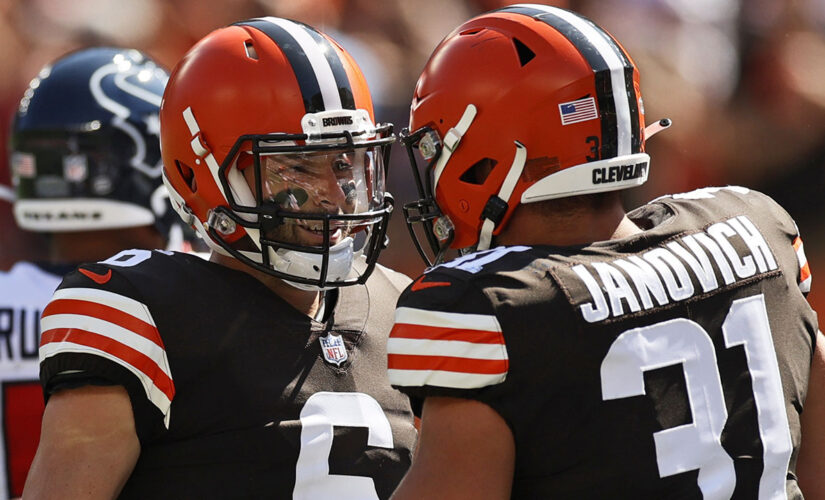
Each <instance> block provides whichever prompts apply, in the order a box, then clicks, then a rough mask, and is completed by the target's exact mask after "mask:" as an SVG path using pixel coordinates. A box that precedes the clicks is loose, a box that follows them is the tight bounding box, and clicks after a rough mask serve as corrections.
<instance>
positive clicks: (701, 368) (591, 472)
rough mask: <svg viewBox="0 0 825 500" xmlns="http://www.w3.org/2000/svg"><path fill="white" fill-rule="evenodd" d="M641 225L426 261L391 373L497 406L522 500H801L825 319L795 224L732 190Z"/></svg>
mask: <svg viewBox="0 0 825 500" xmlns="http://www.w3.org/2000/svg"><path fill="white" fill-rule="evenodd" d="M629 217H630V218H631V219H632V220H634V221H635V222H636V224H638V225H639V226H640V227H641V228H642V229H643V230H644V231H643V232H642V233H641V234H637V235H634V236H632V237H629V238H626V239H620V240H614V241H604V242H596V243H593V244H590V245H587V246H584V247H575V248H574V247H564V248H561V247H546V246H530V247H528V246H508V247H497V248H493V249H492V250H487V251H484V252H478V253H474V254H470V255H467V256H463V257H461V258H459V259H456V260H454V261H452V262H449V263H447V264H444V265H441V266H438V267H435V268H433V269H431V270H429V271H428V272H427V273H425V274H424V275H423V276H422V277H421V278H419V279H418V280H416V281H415V282H414V283H413V284H412V285H411V286H410V287H409V288H407V290H406V291H405V292H404V294H403V295H402V297H401V299H400V300H399V307H398V309H397V311H396V323H395V326H394V327H393V331H392V333H391V334H390V339H389V344H388V345H389V346H388V353H389V364H388V366H389V370H390V381H391V382H392V383H393V384H394V385H395V386H396V387H398V388H400V389H401V390H402V391H404V392H406V393H408V394H410V395H411V396H412V397H413V398H415V399H416V400H418V401H420V400H421V399H423V398H425V397H427V396H431V395H439V396H452V397H459V398H471V399H475V400H478V401H481V402H484V403H485V404H487V405H489V406H490V407H492V408H493V409H495V410H496V411H497V412H498V413H499V414H500V415H501V416H502V417H503V418H504V420H505V421H506V422H507V423H508V425H509V426H510V429H511V431H512V433H513V437H514V439H515V443H516V468H515V473H514V481H513V494H512V496H513V498H577V499H580V498H633V499H638V498H657V499H661V498H705V499H708V498H743V499H744V498H779V497H781V498H784V497H785V496H786V495H787V497H790V498H799V497H801V495H800V493H799V489H798V486H797V484H796V480H795V476H794V467H795V461H796V454H797V451H798V446H799V442H800V423H799V416H800V413H801V411H802V407H803V402H804V400H805V394H806V391H807V384H808V374H809V370H810V363H811V355H812V349H813V343H814V339H815V335H816V332H817V319H816V315H815V313H814V312H813V311H812V309H811V308H810V306H809V305H808V303H807V301H806V299H805V294H806V293H807V291H808V290H809V287H810V272H809V270H808V266H807V262H806V261H805V257H804V251H803V249H802V245H801V240H800V239H799V235H798V232H797V228H796V226H795V224H794V222H793V221H792V220H791V218H790V216H789V215H788V214H787V213H786V212H785V211H784V210H783V209H782V208H781V207H779V206H778V205H777V204H776V203H775V202H773V201H772V200H771V199H770V198H768V197H766V196H764V195H762V194H760V193H757V192H754V191H749V190H747V189H744V188H735V187H729V188H721V189H716V188H713V189H703V190H698V191H694V192H691V193H685V194H681V195H674V196H668V197H663V198H660V199H657V200H654V201H653V202H651V203H649V204H647V205H645V206H643V207H641V208H639V209H637V210H635V211H633V212H631V213H630V214H629Z"/></svg>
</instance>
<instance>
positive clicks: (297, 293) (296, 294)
mask: <svg viewBox="0 0 825 500" xmlns="http://www.w3.org/2000/svg"><path fill="white" fill-rule="evenodd" d="M209 260H210V261H211V262H215V263H216V264H221V265H222V266H226V267H229V268H231V269H235V270H236V271H241V272H244V273H247V274H249V275H250V276H252V277H253V278H255V279H257V280H258V281H260V282H261V283H263V284H264V285H265V286H266V287H267V288H269V289H270V290H272V292H273V293H274V294H276V295H277V296H278V297H280V298H281V299H283V300H284V301H285V302H286V303H288V304H289V305H291V306H292V307H294V308H295V309H296V310H298V312H300V313H302V314H306V315H307V316H310V317H315V315H316V313H317V312H318V308H319V307H320V306H321V301H320V297H321V295H320V293H319V292H317V291H311V290H301V289H299V288H295V287H294V286H292V285H290V284H288V283H285V282H284V281H283V280H282V279H280V278H276V277H275V276H270V275H269V274H266V273H263V272H261V271H258V270H256V269H253V268H251V267H249V266H247V265H246V264H244V263H243V262H240V261H238V260H237V259H234V258H232V257H228V256H225V255H221V254H219V253H217V252H212V255H211V257H210V258H209Z"/></svg>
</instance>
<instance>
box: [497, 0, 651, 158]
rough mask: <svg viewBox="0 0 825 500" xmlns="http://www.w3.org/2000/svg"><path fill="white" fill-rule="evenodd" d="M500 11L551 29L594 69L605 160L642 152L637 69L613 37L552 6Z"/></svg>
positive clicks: (515, 6)
mask: <svg viewBox="0 0 825 500" xmlns="http://www.w3.org/2000/svg"><path fill="white" fill-rule="evenodd" d="M498 12H511V13H514V14H522V15H525V16H530V17H532V18H534V19H536V20H537V21H541V22H544V23H546V24H548V25H550V26H552V27H553V28H554V29H555V30H556V31H558V32H559V33H561V34H562V35H563V36H564V37H565V38H567V39H568V40H569V41H570V43H571V44H573V46H575V47H576V49H578V51H579V53H580V54H581V55H582V57H583V58H584V60H585V61H586V62H587V64H589V65H590V67H591V68H592V69H593V73H594V76H595V79H596V89H597V94H596V104H597V105H598V110H599V112H600V113H601V115H600V117H601V129H602V157H603V158H612V157H614V156H624V155H629V154H634V153H639V152H641V147H642V146H641V145H642V138H641V136H640V133H639V132H640V128H639V103H638V101H637V100H636V95H637V94H636V89H635V88H634V84H633V72H634V67H633V64H632V63H631V60H630V58H629V57H628V55H627V54H626V53H625V51H624V49H623V48H622V47H621V45H619V44H618V43H617V42H616V40H615V39H614V38H613V37H612V36H610V34H608V33H607V32H606V31H604V30H603V29H602V28H600V27H599V26H598V25H596V24H595V23H593V22H592V21H590V20H589V19H587V18H586V17H584V16H580V15H578V14H575V13H573V12H570V11H567V10H564V9H560V8H558V7H551V6H549V5H539V4H516V5H510V6H507V7H503V8H501V9H498Z"/></svg>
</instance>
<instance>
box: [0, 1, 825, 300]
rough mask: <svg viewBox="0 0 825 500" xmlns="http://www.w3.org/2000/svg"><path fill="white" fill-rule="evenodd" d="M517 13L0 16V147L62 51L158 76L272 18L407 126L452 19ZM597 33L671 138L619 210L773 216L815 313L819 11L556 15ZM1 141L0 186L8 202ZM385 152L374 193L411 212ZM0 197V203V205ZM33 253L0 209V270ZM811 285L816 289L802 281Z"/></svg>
mask: <svg viewBox="0 0 825 500" xmlns="http://www.w3.org/2000/svg"><path fill="white" fill-rule="evenodd" d="M510 3H517V2H516V1H501V0H71V1H67V0H0V132H2V135H3V137H5V136H6V134H7V131H8V126H9V122H10V119H11V116H12V115H13V113H14V110H15V108H16V105H17V102H18V100H19V97H20V95H21V94H22V92H23V90H24V89H25V88H26V86H27V85H28V82H29V81H30V80H31V79H32V78H33V77H34V76H35V74H36V73H37V71H38V69H39V68H40V67H41V66H42V65H43V64H45V63H47V62H48V61H50V60H52V59H54V58H56V57H58V56H60V55H62V54H64V53H65V52H68V51H69V50H73V49H76V48H80V47H84V46H89V45H99V44H105V45H115V46H126V47H135V48H138V49H141V50H144V51H145V52H147V53H148V54H149V55H151V56H152V57H153V58H155V60H157V61H159V62H161V63H162V64H164V65H166V66H167V67H168V68H171V67H173V66H174V65H175V63H176V62H177V60H178V59H179V58H180V57H181V56H182V55H183V54H184V53H185V52H186V50H188V49H189V47H190V46H191V45H192V44H193V43H194V42H195V41H197V40H198V39H200V38H201V37H202V36H204V35H205V34H207V33H208V32H210V31H211V30H213V29H215V28H218V27H221V26H224V25H227V24H230V23H232V22H234V21H238V20H242V19H247V18H251V17H258V16H265V15H276V16H281V17H287V18H290V19H295V20H298V21H303V22H306V23H308V24H311V25H313V26H316V27H318V28H320V29H322V30H324V31H326V32H327V33H329V34H331V35H332V36H333V38H335V39H337V40H338V41H339V42H340V43H341V44H342V45H343V46H344V47H346V48H347V49H348V50H349V51H350V52H351V53H352V54H353V55H354V57H355V59H356V60H357V61H358V62H359V64H360V65H361V67H362V69H363V70H364V73H365V74H366V77H367V80H368V82H369V84H370V87H371V89H372V91H373V96H374V99H375V104H376V117H377V119H378V120H379V121H383V122H387V121H389V122H392V123H395V125H396V129H397V130H400V129H401V128H402V127H403V126H405V124H406V122H407V117H408V116H407V113H408V108H409V99H410V97H411V95H412V90H413V87H414V85H415V81H416V79H417V77H418V74H419V72H420V71H421V69H422V67H423V66H424V63H425V62H426V59H427V57H428V55H429V53H430V52H431V51H432V49H433V48H435V46H436V45H437V44H438V42H439V41H440V40H441V38H442V37H444V36H445V35H446V34H447V33H449V31H450V30H451V29H452V28H454V27H455V26H458V25H459V24H460V23H461V22H463V21H464V20H465V19H467V18H469V17H471V16H473V15H475V14H478V13H481V12H484V11H486V10H489V9H492V8H496V7H500V6H502V5H507V4H510ZM544 3H547V4H550V5H556V6H560V7H567V8H572V9H574V10H577V11H579V12H581V13H583V14H585V15H587V16H588V17H590V18H591V19H593V20H594V21H596V22H597V23H599V24H600V25H602V26H604V27H605V28H607V29H608V30H609V31H610V32H612V33H613V34H614V35H615V36H616V37H617V38H618V39H619V40H620V41H622V42H623V44H624V45H625V47H626V48H627V49H628V51H629V52H630V54H631V55H632V56H633V57H634V59H635V60H636V63H637V65H638V66H639V67H640V69H641V74H642V92H643V95H644V97H645V107H646V113H647V117H648V122H652V121H653V120H656V119H659V118H663V117H670V118H672V119H673V120H674V126H673V127H672V128H671V129H670V130H668V131H667V132H664V133H662V134H660V135H658V136H656V138H655V139H653V140H652V141H651V142H650V143H649V144H648V151H649V152H650V153H651V156H652V158H653V162H652V169H651V175H650V180H649V181H648V183H647V184H646V185H645V186H643V187H640V188H636V189H634V190H631V191H628V192H627V204H628V207H634V206H637V205H639V204H641V203H644V202H646V201H648V200H650V199H652V198H655V197H657V196H659V195H662V194H667V193H673V192H680V191H685V190H690V189H694V188H698V187H704V186H718V185H727V184H735V185H743V186H747V187H750V188H753V189H758V190H762V191H764V192H766V193H768V194H770V195H772V196H773V197H774V198H775V199H776V200H778V201H779V202H780V203H781V204H783V205H784V206H785V207H786V208H787V209H788V211H789V212H790V213H791V215H792V216H793V217H794V218H795V219H796V221H797V223H798V224H799V226H800V230H801V232H802V236H803V238H804V241H805V249H806V253H807V255H808V259H809V262H810V264H811V268H812V271H813V273H814V283H813V290H814V291H813V293H812V294H811V297H810V298H811V300H812V302H813V303H814V307H816V308H817V309H818V310H820V311H825V230H823V229H825V221H823V219H824V217H823V216H825V0H567V1H549V2H544ZM4 142H5V141H0V184H2V185H5V186H8V185H9V178H8V166H7V155H6V151H5V148H6V145H5V143H4ZM402 149H403V148H401V147H398V146H397V147H395V148H394V150H393V161H392V163H391V165H390V177H389V184H390V191H391V192H392V193H393V194H394V195H395V198H396V201H397V207H399V208H400V206H401V204H403V203H405V202H408V201H411V200H412V199H413V197H414V196H415V189H414V187H413V184H412V180H411V175H410V173H409V168H408V166H407V164H406V160H405V156H404V154H403V153H404V152H403V150H402ZM4 193H6V194H8V191H7V190H4V189H2V187H0V195H2V194H4ZM402 219H403V216H402V214H401V210H400V209H399V210H397V212H396V214H395V216H394V221H393V225H392V228H391V232H390V238H391V240H392V244H391V246H390V248H389V250H387V251H386V252H385V253H384V254H383V256H382V261H383V262H384V263H385V264H387V265H389V266H391V267H394V268H396V269H398V270H400V271H402V272H404V273H407V274H409V275H411V276H412V275H415V274H417V273H419V272H420V271H421V270H422V269H423V265H422V264H421V262H420V260H419V259H418V257H417V254H415V252H414V251H413V249H412V245H411V244H410V242H409V239H408V237H407V234H406V227H405V226H404V223H403V220H402ZM42 251H43V247H42V244H41V243H40V242H39V241H38V240H37V239H36V237H34V236H33V235H31V234H25V233H20V232H19V231H17V230H16V229H15V227H14V224H13V221H12V218H11V216H10V211H9V204H8V203H6V202H0V269H7V268H8V267H9V266H10V265H11V264H12V263H13V262H14V261H15V260H18V259H25V260H37V259H38V258H41V257H42V255H41V252H42ZM817 276H818V277H817Z"/></svg>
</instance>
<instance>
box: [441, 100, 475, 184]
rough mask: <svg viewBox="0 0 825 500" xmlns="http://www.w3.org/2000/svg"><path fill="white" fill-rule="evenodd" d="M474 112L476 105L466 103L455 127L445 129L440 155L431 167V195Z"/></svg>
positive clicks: (465, 131)
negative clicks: (433, 166)
mask: <svg viewBox="0 0 825 500" xmlns="http://www.w3.org/2000/svg"><path fill="white" fill-rule="evenodd" d="M476 113H477V111H476V107H475V106H474V105H472V104H468V105H467V107H466V108H464V114H463V115H461V119H460V120H458V123H456V124H455V127H452V128H451V129H450V130H448V131H447V133H446V134H445V135H444V139H442V140H441V143H442V144H443V145H444V147H443V148H442V149H441V156H439V157H438V161H437V162H436V164H435V168H434V169H433V196H435V187H436V186H438V178H439V177H441V173H442V172H443V171H444V167H445V166H447V162H448V161H449V160H450V156H452V155H453V151H455V150H456V148H457V147H458V143H459V142H461V138H462V137H463V136H464V134H466V133H467V129H469V128H470V125H472V123H473V120H474V119H475V117H476Z"/></svg>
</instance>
